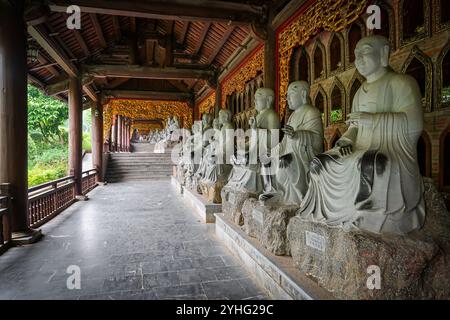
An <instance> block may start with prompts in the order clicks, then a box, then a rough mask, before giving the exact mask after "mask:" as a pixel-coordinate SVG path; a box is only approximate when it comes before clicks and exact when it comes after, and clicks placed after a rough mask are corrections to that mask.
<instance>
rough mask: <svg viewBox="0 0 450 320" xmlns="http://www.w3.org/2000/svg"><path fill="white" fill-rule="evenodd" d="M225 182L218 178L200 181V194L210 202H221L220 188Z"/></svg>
mask: <svg viewBox="0 0 450 320" xmlns="http://www.w3.org/2000/svg"><path fill="white" fill-rule="evenodd" d="M225 184H226V181H222V180H219V181H217V182H204V181H200V183H199V185H200V189H201V191H202V195H203V196H204V197H205V198H206V199H207V200H208V201H209V202H212V203H222V196H221V192H222V188H223V187H224V185H225Z"/></svg>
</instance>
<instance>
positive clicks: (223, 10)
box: [50, 0, 263, 24]
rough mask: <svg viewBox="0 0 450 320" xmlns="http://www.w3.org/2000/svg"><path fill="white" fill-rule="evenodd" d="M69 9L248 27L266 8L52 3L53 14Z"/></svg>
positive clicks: (87, 0) (103, 1) (61, 0)
mask: <svg viewBox="0 0 450 320" xmlns="http://www.w3.org/2000/svg"><path fill="white" fill-rule="evenodd" d="M70 5H78V6H79V7H80V8H81V12H84V13H97V14H107V15H114V16H127V17H136V18H146V19H159V20H184V21H208V22H213V21H214V22H225V23H228V22H232V23H234V24H248V23H250V22H252V21H255V20H261V19H262V17H263V7H262V6H257V5H248V4H240V3H227V2H225V1H205V2H203V3H199V4H197V3H181V2H172V3H171V2H168V1H152V2H151V3H143V2H139V3H135V2H130V1H124V0H122V1H106V0H97V1H90V0H53V1H52V4H50V10H51V11H54V12H64V13H65V12H66V9H67V7H68V6H70Z"/></svg>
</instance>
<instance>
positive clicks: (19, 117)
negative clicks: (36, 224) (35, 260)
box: [0, 0, 40, 244]
mask: <svg viewBox="0 0 450 320" xmlns="http://www.w3.org/2000/svg"><path fill="white" fill-rule="evenodd" d="M23 15H24V1H20V0H19V1H5V0H0V183H10V195H11V197H12V199H13V200H12V201H11V206H12V226H11V229H12V231H13V241H16V243H19V244H20V243H31V242H34V241H36V240H37V239H38V238H39V236H40V232H37V231H35V230H32V229H30V228H29V227H28V166H27V152H28V141H27V139H28V129H27V128H28V125H27V121H28V108H27V72H28V70H27V50H26V42H27V35H26V25H25V22H24V19H23Z"/></svg>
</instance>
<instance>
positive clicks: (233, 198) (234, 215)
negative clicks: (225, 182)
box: [221, 186, 257, 226]
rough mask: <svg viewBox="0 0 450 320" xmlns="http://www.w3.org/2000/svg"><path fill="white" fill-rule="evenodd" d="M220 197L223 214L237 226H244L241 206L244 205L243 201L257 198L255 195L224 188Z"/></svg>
mask: <svg viewBox="0 0 450 320" xmlns="http://www.w3.org/2000/svg"><path fill="white" fill-rule="evenodd" d="M221 196H222V212H223V214H225V216H226V217H227V218H228V219H229V220H231V221H232V222H234V223H235V224H237V225H238V226H242V225H243V224H244V217H243V215H242V206H243V205H244V202H245V200H247V199H249V198H257V195H256V194H254V193H250V192H242V191H236V190H234V189H232V188H230V187H227V186H225V187H223V189H222V193H221Z"/></svg>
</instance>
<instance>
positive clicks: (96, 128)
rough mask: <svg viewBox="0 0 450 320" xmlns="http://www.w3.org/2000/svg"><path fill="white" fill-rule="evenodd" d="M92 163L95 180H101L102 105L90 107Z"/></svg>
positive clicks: (98, 102)
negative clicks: (94, 170) (95, 175)
mask: <svg viewBox="0 0 450 320" xmlns="http://www.w3.org/2000/svg"><path fill="white" fill-rule="evenodd" d="M91 111H92V117H91V118H92V165H93V167H94V169H97V182H103V105H102V104H101V102H100V101H97V103H96V105H95V107H92V109H91Z"/></svg>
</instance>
